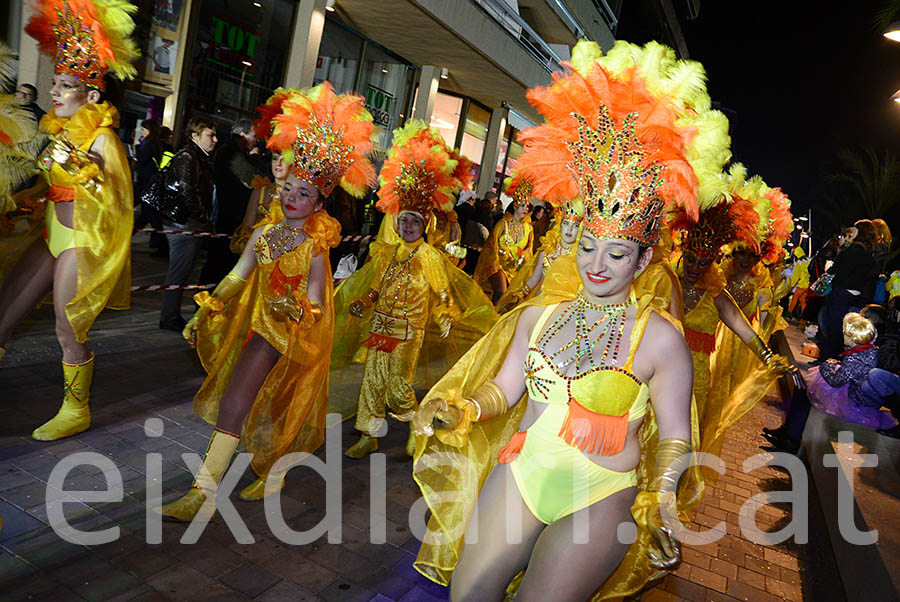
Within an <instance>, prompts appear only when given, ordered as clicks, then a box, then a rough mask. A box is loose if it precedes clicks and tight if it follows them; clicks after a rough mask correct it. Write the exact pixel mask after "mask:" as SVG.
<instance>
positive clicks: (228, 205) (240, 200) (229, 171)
mask: <svg viewBox="0 0 900 602" xmlns="http://www.w3.org/2000/svg"><path fill="white" fill-rule="evenodd" d="M255 148H256V134H255V133H254V131H253V124H252V123H251V122H250V120H249V119H240V120H238V121H237V122H235V123H234V125H232V126H231V136H230V137H229V139H228V140H227V141H226V142H225V143H224V144H222V145H221V146H220V147H219V148H217V149H216V153H215V155H214V157H213V177H214V181H215V183H216V211H215V225H214V231H215V232H216V233H219V234H233V233H234V231H235V230H236V229H237V228H238V226H240V225H241V222H242V221H243V219H244V214H245V213H246V211H247V201H249V200H250V192H251V190H252V188H251V183H252V182H253V178H254V176H258V175H262V172H260V171H259V170H258V169H257V168H256V167H255V166H254V165H253V163H252V162H251V161H250V159H249V153H250V152H251V151H252V150H254V149H255ZM228 242H229V239H228V238H210V239H209V240H208V241H207V245H206V249H207V256H206V263H205V264H204V266H203V269H202V270H201V272H200V280H202V281H203V282H209V283H218V282H219V281H220V280H221V279H222V278H224V277H225V275H226V274H228V272H229V271H230V270H231V268H233V267H234V264H235V263H237V260H238V256H237V255H235V254H234V253H232V252H231V250H230V249H229V248H228Z"/></svg>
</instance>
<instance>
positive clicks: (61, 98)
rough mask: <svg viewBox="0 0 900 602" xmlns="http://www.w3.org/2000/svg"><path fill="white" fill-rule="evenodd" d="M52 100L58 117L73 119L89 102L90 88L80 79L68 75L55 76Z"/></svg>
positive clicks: (51, 94) (51, 89)
mask: <svg viewBox="0 0 900 602" xmlns="http://www.w3.org/2000/svg"><path fill="white" fill-rule="evenodd" d="M50 98H51V99H52V101H53V109H54V111H55V113H56V116H57V117H71V116H72V115H74V114H75V113H76V112H78V109H80V108H81V107H82V106H83V105H85V104H87V102H88V88H87V86H85V85H84V84H83V83H82V82H80V81H79V80H78V78H76V77H74V76H72V75H68V74H66V73H59V74H57V75H54V76H53V87H52V88H50Z"/></svg>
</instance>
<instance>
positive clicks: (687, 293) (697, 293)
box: [681, 276, 706, 313]
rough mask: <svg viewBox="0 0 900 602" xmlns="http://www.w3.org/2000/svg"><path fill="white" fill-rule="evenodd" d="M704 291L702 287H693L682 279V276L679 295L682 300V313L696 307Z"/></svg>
mask: <svg viewBox="0 0 900 602" xmlns="http://www.w3.org/2000/svg"><path fill="white" fill-rule="evenodd" d="M704 293H706V291H705V290H704V289H702V288H695V287H693V286H691V285H689V284H687V283H686V282H685V281H684V277H683V276H682V278H681V296H682V298H683V299H682V301H683V302H684V313H688V312H691V311H693V310H694V308H696V307H697V304H699V303H700V300H701V299H702V298H703V294H704Z"/></svg>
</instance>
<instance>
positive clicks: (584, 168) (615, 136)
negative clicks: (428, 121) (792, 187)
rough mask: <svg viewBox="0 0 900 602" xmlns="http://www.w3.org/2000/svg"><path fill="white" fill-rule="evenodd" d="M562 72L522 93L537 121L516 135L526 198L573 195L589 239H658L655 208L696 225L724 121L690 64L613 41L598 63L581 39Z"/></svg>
mask: <svg viewBox="0 0 900 602" xmlns="http://www.w3.org/2000/svg"><path fill="white" fill-rule="evenodd" d="M563 65H564V66H567V67H569V68H570V73H569V74H567V75H560V74H554V76H553V83H552V84H551V85H550V86H549V87H546V88H543V87H541V88H535V89H532V90H529V92H528V99H529V101H530V102H531V104H532V105H534V106H535V108H537V109H538V111H540V112H541V113H542V114H543V115H544V117H545V118H546V123H545V124H543V125H540V126H537V127H535V128H530V129H527V130H525V131H523V132H522V133H521V134H520V136H519V139H520V140H521V141H522V142H524V144H525V149H526V152H525V153H523V155H522V156H521V157H520V158H519V160H518V162H517V168H519V169H521V170H523V171H524V172H526V173H528V175H529V176H531V177H532V179H533V181H534V187H535V190H534V192H535V195H536V196H538V197H540V198H542V199H544V200H546V201H549V202H551V203H553V204H556V205H559V204H561V203H563V202H565V201H568V200H570V199H573V198H575V197H578V196H580V197H581V198H582V199H583V201H584V210H585V225H586V227H587V228H588V229H589V230H590V231H591V232H592V233H593V234H594V235H595V236H598V237H601V238H611V237H615V238H626V239H630V240H634V241H636V242H639V243H641V244H645V245H652V244H655V243H656V241H657V240H658V239H659V227H660V222H661V219H662V213H663V209H664V207H665V206H677V207H681V208H682V209H683V211H684V212H685V214H686V215H687V216H688V217H689V218H691V219H696V218H697V216H698V212H699V207H698V201H699V202H700V203H701V204H703V203H712V202H713V201H714V199H716V198H718V197H719V196H720V194H721V188H722V182H721V179H720V178H718V174H719V173H720V172H721V169H722V166H723V165H724V163H725V162H726V161H727V160H728V158H729V157H730V151H729V145H730V139H729V137H728V121H727V119H726V118H725V116H724V115H722V114H721V113H719V112H718V111H711V110H710V109H709V107H710V100H709V96H708V95H707V93H706V87H705V83H704V80H705V74H704V71H703V67H702V66H701V65H700V64H699V63H696V62H690V61H680V60H677V59H676V58H675V54H674V51H673V50H672V49H670V48H667V47H665V46H662V45H661V44H657V43H655V42H651V43H649V44H647V45H646V46H644V47H643V48H641V47H638V46H635V45H633V44H628V43H626V42H618V43H616V45H615V46H614V47H613V49H612V51H610V53H609V55H607V56H603V53H602V50H601V49H600V47H599V46H598V45H597V44H596V43H593V42H585V41H581V42H578V44H576V46H575V48H574V49H573V51H572V61H571V62H570V63H563Z"/></svg>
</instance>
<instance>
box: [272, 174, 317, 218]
mask: <svg viewBox="0 0 900 602" xmlns="http://www.w3.org/2000/svg"><path fill="white" fill-rule="evenodd" d="M318 207H319V191H318V190H316V187H315V186H313V185H312V184H310V183H309V182H305V181H303V180H299V179H298V178H297V176H295V175H293V174H290V175H289V176H288V177H287V179H286V180H285V182H284V186H283V187H282V188H281V209H282V211H283V212H284V217H285V219H287V220H304V219H306V218H307V217H309V216H310V215H312V214H313V213H315V211H316V210H317V209H318Z"/></svg>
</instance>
